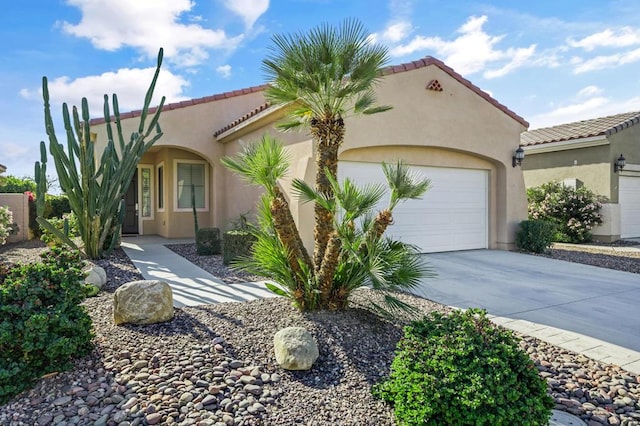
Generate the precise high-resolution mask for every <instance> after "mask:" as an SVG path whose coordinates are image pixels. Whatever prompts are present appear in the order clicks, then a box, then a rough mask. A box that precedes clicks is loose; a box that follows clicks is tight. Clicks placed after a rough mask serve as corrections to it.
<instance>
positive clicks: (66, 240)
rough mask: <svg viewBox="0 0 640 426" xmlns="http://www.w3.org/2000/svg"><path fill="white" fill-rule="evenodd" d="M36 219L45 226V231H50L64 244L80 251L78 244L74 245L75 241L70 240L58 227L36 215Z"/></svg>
mask: <svg viewBox="0 0 640 426" xmlns="http://www.w3.org/2000/svg"><path fill="white" fill-rule="evenodd" d="M36 220H37V221H38V224H39V225H40V226H42V227H43V228H45V229H46V230H47V231H49V232H51V233H52V234H53V235H55V236H56V237H57V238H59V239H60V240H61V241H63V242H64V243H65V244H67V245H68V246H70V247H72V248H73V249H75V250H78V251H80V249H79V248H78V246H77V245H76V243H74V242H73V240H71V238H69V237H68V236H67V235H65V234H64V233H62V232H60V230H59V229H58V228H56V227H55V226H53V225H52V224H51V222H49V221H48V220H47V219H45V218H43V217H41V216H38V217H37V218H36Z"/></svg>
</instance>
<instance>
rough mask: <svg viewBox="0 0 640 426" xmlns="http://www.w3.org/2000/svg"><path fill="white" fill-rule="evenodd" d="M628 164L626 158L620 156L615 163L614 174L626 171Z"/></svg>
mask: <svg viewBox="0 0 640 426" xmlns="http://www.w3.org/2000/svg"><path fill="white" fill-rule="evenodd" d="M626 164H627V159H626V158H624V156H623V155H622V154H620V157H618V159H617V160H616V161H615V163H613V172H614V173H618V172H621V171H622V169H624V166H625V165H626Z"/></svg>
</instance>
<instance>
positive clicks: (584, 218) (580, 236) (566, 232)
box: [527, 182, 602, 243]
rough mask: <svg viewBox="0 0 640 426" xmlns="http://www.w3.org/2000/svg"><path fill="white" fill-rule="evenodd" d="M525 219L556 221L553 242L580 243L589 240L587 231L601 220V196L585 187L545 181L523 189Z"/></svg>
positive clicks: (589, 232)
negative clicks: (527, 211) (525, 203)
mask: <svg viewBox="0 0 640 426" xmlns="http://www.w3.org/2000/svg"><path fill="white" fill-rule="evenodd" d="M527 200H528V203H529V219H533V220H538V219H539V220H547V221H551V222H553V223H555V224H557V225H558V226H557V228H556V234H555V236H554V241H558V242H567V243H582V242H586V241H589V240H591V230H592V229H593V228H594V227H595V226H597V225H600V224H601V223H602V215H601V214H600V209H601V208H602V199H601V197H598V196H597V195H596V194H595V193H593V192H592V191H590V190H589V189H587V188H584V187H582V188H578V189H575V188H573V187H570V186H565V185H563V184H562V183H559V182H548V183H545V184H544V185H542V186H539V187H535V188H528V189H527Z"/></svg>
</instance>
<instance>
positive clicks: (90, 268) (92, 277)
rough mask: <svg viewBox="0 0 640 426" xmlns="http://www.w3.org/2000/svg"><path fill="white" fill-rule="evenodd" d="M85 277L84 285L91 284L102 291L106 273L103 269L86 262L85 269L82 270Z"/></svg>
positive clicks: (105, 281)
mask: <svg viewBox="0 0 640 426" xmlns="http://www.w3.org/2000/svg"><path fill="white" fill-rule="evenodd" d="M82 270H83V271H84V273H85V274H86V277H85V279H84V282H85V283H86V284H92V285H94V286H96V287H98V288H99V289H101V290H102V287H103V286H104V285H105V284H106V283H107V273H106V272H105V270H104V268H102V267H100V266H98V265H94V264H93V263H90V262H86V264H85V267H84V268H82Z"/></svg>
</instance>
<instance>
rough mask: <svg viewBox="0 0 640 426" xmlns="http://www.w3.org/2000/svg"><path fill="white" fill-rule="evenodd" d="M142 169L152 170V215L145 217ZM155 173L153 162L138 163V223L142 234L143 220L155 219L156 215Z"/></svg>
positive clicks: (150, 183)
mask: <svg viewBox="0 0 640 426" xmlns="http://www.w3.org/2000/svg"><path fill="white" fill-rule="evenodd" d="M142 169H151V172H150V173H149V175H150V176H149V177H150V178H151V180H150V182H149V186H150V187H151V188H150V191H151V197H149V202H150V203H151V205H150V206H149V211H150V212H151V216H148V217H143V216H142ZM154 173H155V168H154V167H153V164H143V163H141V164H138V206H139V209H138V222H139V223H138V225H139V228H140V229H139V232H140V234H142V230H143V228H142V221H143V220H154V219H155V216H154V207H155V203H154V202H153V194H154V192H155V191H154V187H155V186H154V184H155V177H154Z"/></svg>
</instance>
